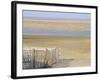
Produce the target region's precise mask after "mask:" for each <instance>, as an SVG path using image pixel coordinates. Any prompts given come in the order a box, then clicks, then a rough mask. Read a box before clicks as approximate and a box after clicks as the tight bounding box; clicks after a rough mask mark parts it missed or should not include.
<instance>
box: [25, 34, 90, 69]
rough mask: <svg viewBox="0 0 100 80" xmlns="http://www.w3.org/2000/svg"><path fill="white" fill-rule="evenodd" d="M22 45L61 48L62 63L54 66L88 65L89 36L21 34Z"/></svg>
mask: <svg viewBox="0 0 100 80" xmlns="http://www.w3.org/2000/svg"><path fill="white" fill-rule="evenodd" d="M23 46H35V47H58V48H61V56H60V60H62V64H58V65H54V67H66V66H69V67H80V66H90V56H91V54H90V38H89V37H64V36H46V35H44V36H42V35H32V36H30V35H28V36H27V35H23ZM63 61H64V62H63ZM64 65H65V66H64Z"/></svg>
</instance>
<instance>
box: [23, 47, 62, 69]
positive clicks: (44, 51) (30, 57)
mask: <svg viewBox="0 0 100 80" xmlns="http://www.w3.org/2000/svg"><path fill="white" fill-rule="evenodd" d="M59 54H60V49H59V48H43V47H30V48H29V47H27V48H26V47H25V48H23V69H35V68H46V67H47V68H48V67H52V65H53V64H56V63H57V62H58V61H59V56H60V55H59Z"/></svg>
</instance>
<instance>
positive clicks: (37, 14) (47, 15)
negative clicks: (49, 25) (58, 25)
mask: <svg viewBox="0 0 100 80" xmlns="http://www.w3.org/2000/svg"><path fill="white" fill-rule="evenodd" d="M23 17H24V18H31V19H85V20H90V17H91V15H90V14H89V13H88V14H87V13H71V12H70V13H69V12H68V13H67V12H66V13H64V12H46V11H42V12H41V11H23ZM73 26H74V25H73ZM45 27H46V26H45ZM23 33H28V34H31V35H33V34H37V35H60V36H63V35H64V36H90V30H88V31H85V30H84V31H80V30H74V29H73V30H64V29H61V30H57V29H56V30H55V29H46V28H37V27H36V26H34V27H33V28H32V27H31V28H30V27H23Z"/></svg>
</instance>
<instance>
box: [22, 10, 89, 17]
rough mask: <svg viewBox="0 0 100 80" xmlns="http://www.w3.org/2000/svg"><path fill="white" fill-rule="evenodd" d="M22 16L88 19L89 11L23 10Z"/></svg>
mask: <svg viewBox="0 0 100 80" xmlns="http://www.w3.org/2000/svg"><path fill="white" fill-rule="evenodd" d="M23 17H24V18H39V19H41V18H42V19H90V18H91V15H90V14H89V13H72V12H51V11H26V10H24V11H23Z"/></svg>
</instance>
